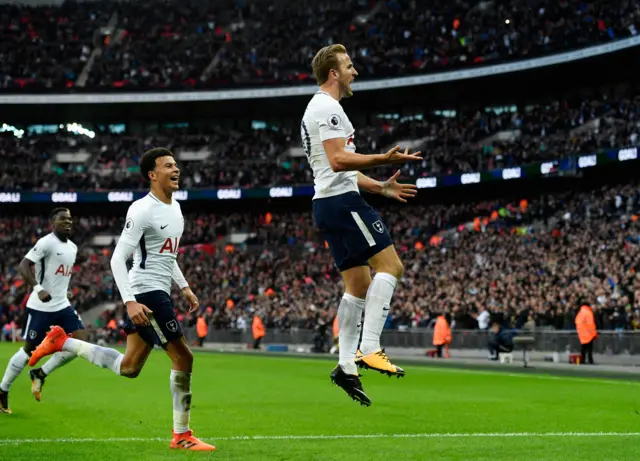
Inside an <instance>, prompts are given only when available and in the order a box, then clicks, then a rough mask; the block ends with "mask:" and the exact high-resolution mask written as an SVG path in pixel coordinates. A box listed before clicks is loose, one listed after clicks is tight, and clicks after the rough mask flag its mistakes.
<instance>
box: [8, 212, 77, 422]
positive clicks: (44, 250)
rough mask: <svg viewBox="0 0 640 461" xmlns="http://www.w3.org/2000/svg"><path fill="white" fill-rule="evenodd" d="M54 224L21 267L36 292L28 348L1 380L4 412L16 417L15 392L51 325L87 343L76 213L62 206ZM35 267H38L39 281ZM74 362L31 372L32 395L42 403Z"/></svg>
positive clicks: (30, 303)
mask: <svg viewBox="0 0 640 461" xmlns="http://www.w3.org/2000/svg"><path fill="white" fill-rule="evenodd" d="M49 220H50V222H51V227H52V229H53V230H52V232H51V233H50V234H47V235H45V236H44V237H42V238H41V239H39V240H38V241H37V242H36V244H35V245H34V246H33V248H31V250H30V251H29V252H28V253H27V255H26V256H25V257H24V259H23V260H22V261H21V262H20V264H19V265H18V272H19V273H20V275H21V276H22V279H23V280H24V281H25V282H26V283H27V285H29V286H31V287H33V291H32V292H31V295H30V296H29V299H28V300H27V311H26V314H27V320H26V324H25V327H24V330H23V332H22V336H23V337H24V341H25V345H24V347H22V348H21V349H20V350H19V351H18V352H16V353H15V355H14V356H13V357H11V359H10V360H9V364H8V365H7V369H6V371H5V373H4V377H3V378H2V382H0V413H11V409H10V408H9V389H10V388H11V385H12V384H13V382H14V381H15V380H16V378H17V377H18V375H20V373H21V372H22V370H23V369H24V367H26V366H27V362H28V361H29V356H30V354H31V352H32V351H33V350H34V349H35V348H36V346H37V345H38V344H39V343H40V341H42V339H43V338H44V337H45V335H46V334H47V331H48V330H49V327H50V326H51V325H59V326H60V327H62V328H63V329H64V330H65V331H68V332H69V333H73V335H74V336H75V337H77V338H80V339H83V340H86V339H87V332H86V331H85V329H84V325H83V323H82V319H80V316H79V315H78V313H77V312H76V311H75V309H74V308H73V307H71V305H70V302H69V282H70V281H71V273H72V272H73V266H74V264H75V263H76V255H77V253H78V247H77V246H76V244H75V243H73V242H72V241H71V240H70V239H69V236H70V235H71V230H72V228H73V220H72V218H71V212H70V211H69V209H67V208H56V209H54V210H53V211H52V212H51V215H50V216H49ZM32 266H35V277H34V274H33V269H32ZM74 358H75V354H71V353H69V352H59V353H57V354H55V355H54V356H53V357H51V359H49V360H48V361H47V363H45V364H44V366H43V367H42V368H37V369H33V370H30V372H29V374H30V376H31V393H32V394H33V396H34V397H35V398H36V400H37V401H40V398H41V393H42V386H43V385H44V381H45V378H46V377H47V376H49V375H50V374H51V372H52V371H53V370H55V369H56V368H59V367H61V366H63V365H66V364H67V363H69V362H70V361H71V360H73V359H74Z"/></svg>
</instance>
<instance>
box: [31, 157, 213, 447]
mask: <svg viewBox="0 0 640 461" xmlns="http://www.w3.org/2000/svg"><path fill="white" fill-rule="evenodd" d="M140 173H141V174H142V177H143V178H144V179H145V180H147V181H150V182H151V191H150V192H149V194H147V195H146V196H145V197H144V198H141V199H140V200H137V201H135V202H134V203H133V204H131V206H130V207H129V211H128V213H127V219H126V222H125V225H124V230H123V231H122V235H121V236H120V240H119V241H118V244H117V245H116V248H115V250H114V252H113V256H112V258H111V270H112V271H113V277H114V279H115V281H116V284H117V285H118V289H119V290H120V295H121V296H122V300H123V302H124V303H125V306H126V308H127V309H126V310H127V319H126V321H125V331H126V332H127V334H128V335H127V349H126V351H125V353H124V355H123V354H121V353H120V352H118V351H117V350H115V349H110V348H106V347H101V346H97V345H94V344H89V343H87V342H84V341H79V340H77V339H75V338H69V337H68V336H67V335H66V334H65V332H64V331H63V330H62V329H61V328H58V327H54V328H53V329H52V330H51V331H50V332H49V333H48V334H47V336H46V338H45V340H44V341H42V343H41V344H40V345H39V346H38V347H37V348H36V350H35V351H34V352H33V355H32V356H31V360H30V361H29V365H31V366H33V365H34V364H35V363H36V362H37V361H38V360H40V359H41V358H42V357H44V356H45V355H49V354H52V353H54V352H57V351H61V350H62V351H67V352H72V353H74V354H77V355H78V356H80V357H82V358H84V359H86V360H88V361H89V362H91V363H93V364H95V365H97V366H99V367H102V368H109V369H110V370H112V371H113V372H114V373H116V374H118V375H120V376H125V377H127V378H135V377H137V376H138V375H139V374H140V371H141V370H142V367H143V366H144V363H145V361H146V360H147V357H149V354H150V353H151V350H152V348H153V346H154V345H159V346H162V348H163V349H164V350H165V351H166V352H167V354H168V355H169V358H170V359H171V362H172V367H171V379H170V384H171V394H172V396H173V439H172V441H171V444H170V447H171V448H178V449H185V450H195V451H212V450H215V447H214V446H213V445H209V444H207V443H204V442H202V441H201V440H198V439H197V438H195V437H194V436H193V431H191V430H190V428H189V419H190V409H191V371H192V367H193V354H192V353H191V350H190V349H189V346H188V345H187V343H186V341H185V338H184V335H183V333H182V330H181V328H180V324H179V323H178V320H177V318H176V314H175V312H174V309H173V302H172V301H171V296H170V295H171V282H172V280H173V281H174V282H175V283H176V285H178V287H179V288H180V289H181V290H182V294H183V296H184V297H185V299H186V300H187V301H188V302H189V305H190V306H191V311H192V312H193V311H194V310H196V309H197V308H198V307H199V302H198V298H197V297H196V295H195V294H193V292H192V291H191V289H190V288H189V284H188V283H187V281H186V280H185V278H184V276H183V275H182V271H181V270H180V267H179V266H178V260H177V255H178V248H179V245H180V238H181V237H182V232H183V230H184V219H183V217H182V211H181V210H180V204H179V203H178V202H177V201H176V200H175V199H174V198H173V193H174V192H175V191H177V190H178V180H179V177H180V170H179V169H178V165H177V164H176V161H175V160H174V158H173V154H172V153H171V152H170V151H169V150H168V149H164V148H156V149H151V150H149V151H147V152H145V154H144V155H143V156H142V160H141V161H140ZM132 253H133V255H134V256H133V267H132V268H131V271H129V272H128V273H127V266H126V261H127V259H128V258H129V256H130V255H131V254H132Z"/></svg>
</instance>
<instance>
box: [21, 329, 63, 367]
mask: <svg viewBox="0 0 640 461" xmlns="http://www.w3.org/2000/svg"><path fill="white" fill-rule="evenodd" d="M67 339H69V336H68V335H67V334H66V333H65V332H64V330H63V329H62V327H59V326H57V325H56V326H55V327H51V330H49V333H47V336H45V337H44V339H43V340H42V342H41V343H40V345H39V346H38V347H36V348H35V350H34V351H33V352H32V353H31V358H30V359H29V366H30V367H33V366H35V365H36V364H37V363H38V362H39V361H40V359H42V357H46V356H47V355H51V354H55V353H56V352H60V351H61V350H62V346H63V345H64V342H65V341H66V340H67Z"/></svg>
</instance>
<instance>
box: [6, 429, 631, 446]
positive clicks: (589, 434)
mask: <svg viewBox="0 0 640 461" xmlns="http://www.w3.org/2000/svg"><path fill="white" fill-rule="evenodd" d="M502 437H505V438H513V437H640V432H475V433H474V432H460V433H447V432H443V433H422V434H337V435H239V436H233V437H203V438H204V439H206V440H213V441H219V440H235V441H253V440H339V439H447V438H452V439H455V438H502ZM167 440H169V438H168V437H105V438H95V437H94V438H59V439H0V445H19V444H22V443H113V442H166V441H167Z"/></svg>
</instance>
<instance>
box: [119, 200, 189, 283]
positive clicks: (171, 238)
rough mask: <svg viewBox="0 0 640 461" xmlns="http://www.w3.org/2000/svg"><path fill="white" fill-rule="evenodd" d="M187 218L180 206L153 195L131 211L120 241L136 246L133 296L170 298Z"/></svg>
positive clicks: (133, 268) (130, 277)
mask: <svg viewBox="0 0 640 461" xmlns="http://www.w3.org/2000/svg"><path fill="white" fill-rule="evenodd" d="M183 231H184V218H183V217H182V210H181V209H180V204H179V203H178V202H177V201H176V200H175V199H173V200H172V201H171V205H169V204H166V203H163V202H161V201H160V200H158V199H157V198H156V197H155V196H154V195H153V194H152V193H151V192H149V193H148V194H147V195H146V196H144V197H143V198H141V199H140V200H136V201H135V202H133V203H132V204H131V206H130V207H129V211H128V212H127V221H126V222H125V225H124V230H123V231H122V235H121V236H120V240H122V241H123V242H124V243H127V244H129V245H132V246H135V252H134V253H133V266H132V268H131V270H130V271H129V282H130V283H131V290H132V291H133V294H134V295H137V294H141V293H147V292H149V291H155V290H162V291H164V292H166V293H169V294H171V282H172V276H173V270H174V266H175V264H176V263H177V257H178V247H179V245H180V239H181V238H182V232H183Z"/></svg>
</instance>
